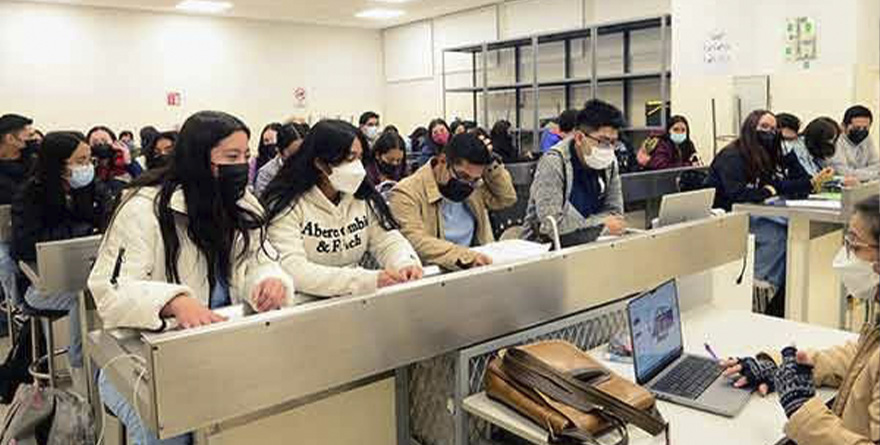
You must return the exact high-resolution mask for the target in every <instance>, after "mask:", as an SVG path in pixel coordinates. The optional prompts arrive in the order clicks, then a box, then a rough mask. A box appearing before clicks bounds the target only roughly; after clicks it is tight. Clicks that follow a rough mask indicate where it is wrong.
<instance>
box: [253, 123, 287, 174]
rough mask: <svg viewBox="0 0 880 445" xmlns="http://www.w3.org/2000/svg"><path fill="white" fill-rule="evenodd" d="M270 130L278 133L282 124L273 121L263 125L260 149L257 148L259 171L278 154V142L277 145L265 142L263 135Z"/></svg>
mask: <svg viewBox="0 0 880 445" xmlns="http://www.w3.org/2000/svg"><path fill="white" fill-rule="evenodd" d="M269 130H272V131H274V132H275V133H278V132H279V131H281V124H279V123H278V122H273V123H271V124H269V125H266V126H265V127H263V131H261V132H260V141H259V143H260V145H259V150H257V161H256V163H257V171H260V168H261V167H263V166H264V165H266V163H267V162H269V161H271V160H272V159H273V158H275V155H277V154H278V147H279V146H278V144H276V145H275V146H271V145H266V144H265V143H264V142H263V135H265V134H266V132H267V131H269Z"/></svg>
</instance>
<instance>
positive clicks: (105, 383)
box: [98, 372, 192, 445]
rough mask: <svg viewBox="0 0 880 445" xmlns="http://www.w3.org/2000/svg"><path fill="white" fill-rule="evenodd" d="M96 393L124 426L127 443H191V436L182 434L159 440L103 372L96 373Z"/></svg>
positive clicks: (160, 444) (182, 444)
mask: <svg viewBox="0 0 880 445" xmlns="http://www.w3.org/2000/svg"><path fill="white" fill-rule="evenodd" d="M98 393H99V394H100V395H101V401H102V402H103V403H104V406H106V407H107V409H109V410H110V412H111V413H113V415H114V416H116V418H117V419H119V422H121V423H122V424H123V425H125V431H126V433H127V435H128V443H130V444H132V445H189V444H191V443H192V435H191V434H182V435H180V436H177V437H172V438H170V439H165V440H160V439H159V438H157V437H156V436H155V435H153V433H152V432H150V430H149V429H147V426H146V425H144V422H143V420H141V418H140V417H139V416H138V413H137V412H136V411H135V410H134V408H133V407H132V406H131V405H130V404H129V403H128V401H126V400H125V398H124V397H122V394H120V393H119V391H117V390H116V388H115V387H114V386H113V384H112V383H110V380H107V377H105V376H104V373H103V372H100V373H98Z"/></svg>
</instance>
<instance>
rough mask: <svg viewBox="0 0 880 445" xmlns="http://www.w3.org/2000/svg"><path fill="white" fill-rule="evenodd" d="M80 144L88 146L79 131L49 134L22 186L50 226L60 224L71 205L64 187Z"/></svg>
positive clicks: (25, 194) (29, 199) (25, 195)
mask: <svg viewBox="0 0 880 445" xmlns="http://www.w3.org/2000/svg"><path fill="white" fill-rule="evenodd" d="M80 144H85V145H88V143H87V142H86V138H85V136H83V134H82V133H79V132H73V131H59V132H52V133H49V134H48V135H46V138H45V139H44V140H43V144H42V148H41V150H40V151H39V152H38V153H37V161H36V163H35V164H34V169H33V174H32V176H31V178H30V179H29V180H28V182H26V183H25V185H24V188H23V189H22V193H23V196H24V197H25V199H26V202H27V203H28V204H29V205H35V206H37V207H39V208H40V209H41V210H42V214H43V220H44V221H43V224H44V225H45V226H47V227H54V226H57V225H58V224H59V223H60V222H61V220H62V219H63V218H64V216H63V214H64V211H65V209H66V208H67V205H68V204H67V203H68V199H67V192H66V191H65V188H64V182H65V180H64V175H65V174H66V172H67V168H68V167H67V160H68V159H70V157H71V156H72V155H73V152H75V151H76V149H77V148H78V147H79V146H80Z"/></svg>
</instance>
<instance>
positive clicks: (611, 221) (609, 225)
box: [602, 215, 626, 236]
mask: <svg viewBox="0 0 880 445" xmlns="http://www.w3.org/2000/svg"><path fill="white" fill-rule="evenodd" d="M602 223H603V224H605V228H606V229H607V230H608V234H610V235H614V236H620V235H623V232H624V231H626V220H625V219H623V217H622V216H620V215H611V216H608V217H606V218H605V219H604V220H602Z"/></svg>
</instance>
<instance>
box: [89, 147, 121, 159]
mask: <svg viewBox="0 0 880 445" xmlns="http://www.w3.org/2000/svg"><path fill="white" fill-rule="evenodd" d="M92 156H94V157H96V158H98V159H113V158H115V157H116V153H115V152H114V151H113V146H111V145H110V144H98V145H95V146H93V147H92Z"/></svg>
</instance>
